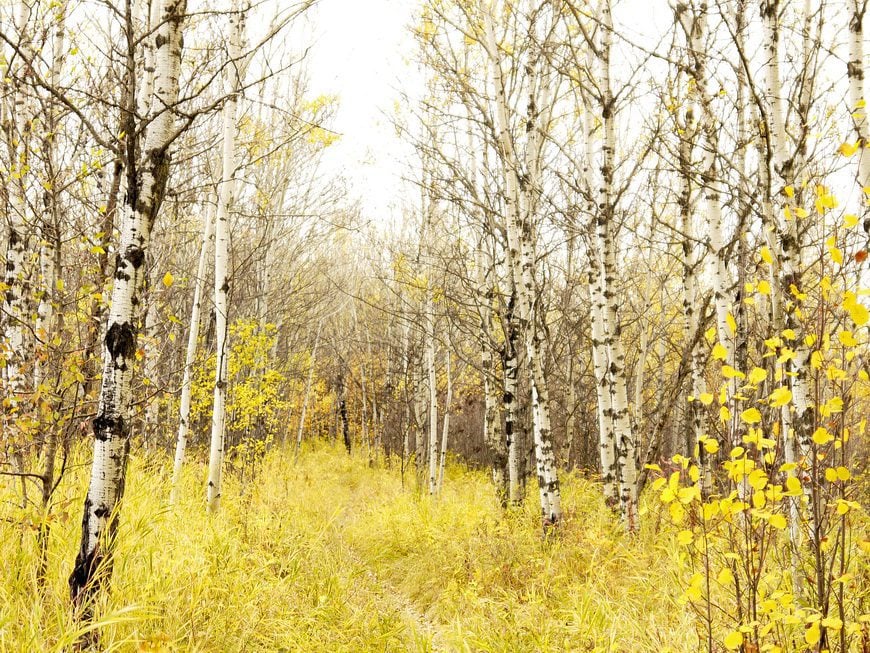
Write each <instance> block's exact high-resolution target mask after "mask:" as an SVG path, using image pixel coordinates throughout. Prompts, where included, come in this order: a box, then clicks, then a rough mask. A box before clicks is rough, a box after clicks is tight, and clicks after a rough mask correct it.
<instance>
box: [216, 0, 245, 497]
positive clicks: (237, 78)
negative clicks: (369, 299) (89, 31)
mask: <svg viewBox="0 0 870 653" xmlns="http://www.w3.org/2000/svg"><path fill="white" fill-rule="evenodd" d="M233 9H234V10H235V11H234V13H233V14H232V15H231V18H230V20H231V21H232V26H231V28H230V33H231V35H230V45H229V56H230V62H229V63H228V64H227V88H228V90H229V96H228V97H227V100H226V103H225V104H224V112H223V121H224V123H223V154H222V165H221V167H222V172H221V182H220V184H219V188H218V195H219V197H218V206H217V215H216V216H215V277H214V283H215V287H214V297H215V300H214V304H215V332H216V338H217V351H216V356H215V359H216V360H215V385H214V404H213V407H212V424H211V447H210V450H209V458H208V486H207V490H206V503H207V508H208V511H209V512H216V511H217V510H218V509H219V508H220V499H221V485H222V478H223V462H224V453H225V452H224V445H225V439H226V396H227V381H228V379H227V357H228V356H229V343H228V340H229V338H228V335H229V333H228V312H229V306H228V302H227V294H228V292H229V271H228V269H227V268H228V259H229V219H230V209H231V208H232V203H233V192H234V189H235V174H236V149H235V139H236V131H237V123H238V116H237V114H238V93H239V88H240V84H241V75H240V72H239V68H240V67H241V61H240V55H241V49H242V39H243V38H244V33H245V11H244V10H243V11H239V0H235V2H234V3H233Z"/></svg>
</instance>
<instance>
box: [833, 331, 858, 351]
mask: <svg viewBox="0 0 870 653" xmlns="http://www.w3.org/2000/svg"><path fill="white" fill-rule="evenodd" d="M837 339H838V340H839V341H840V344H841V345H843V346H844V347H857V346H858V341H857V340H855V336H854V335H852V332H851V331H840V333H838V334H837Z"/></svg>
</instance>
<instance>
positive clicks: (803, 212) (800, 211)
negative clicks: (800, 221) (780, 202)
mask: <svg viewBox="0 0 870 653" xmlns="http://www.w3.org/2000/svg"><path fill="white" fill-rule="evenodd" d="M794 214H795V215H796V216H797V217H799V218H805V217H807V216H808V215H809V214H810V213H809V211H807V210H806V209H805V208H804V207H802V206H798V207H797V208H796V209H795V210H794Z"/></svg>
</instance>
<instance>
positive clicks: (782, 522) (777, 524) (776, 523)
mask: <svg viewBox="0 0 870 653" xmlns="http://www.w3.org/2000/svg"><path fill="white" fill-rule="evenodd" d="M770 525H771V526H773V527H774V528H778V529H780V530H782V529H783V528H785V527H786V526H787V525H788V522H787V521H786V519H785V517H783V516H782V515H771V516H770Z"/></svg>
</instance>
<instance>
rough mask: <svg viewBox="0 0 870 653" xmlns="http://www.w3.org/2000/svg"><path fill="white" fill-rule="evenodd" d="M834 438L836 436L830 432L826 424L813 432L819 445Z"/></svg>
mask: <svg viewBox="0 0 870 653" xmlns="http://www.w3.org/2000/svg"><path fill="white" fill-rule="evenodd" d="M833 439H834V436H833V435H831V434H830V433H829V432H828V429H826V428H825V427H824V426H820V427H819V428H817V429H816V430H815V432H814V433H813V442H815V443H816V444H817V445H819V446H824V445H826V444H828V443H829V442H830V441H831V440H833Z"/></svg>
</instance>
